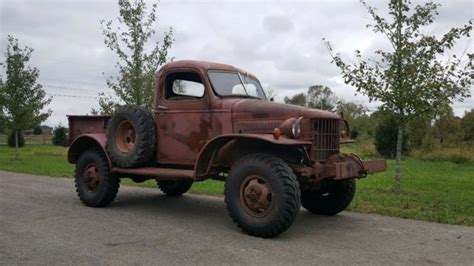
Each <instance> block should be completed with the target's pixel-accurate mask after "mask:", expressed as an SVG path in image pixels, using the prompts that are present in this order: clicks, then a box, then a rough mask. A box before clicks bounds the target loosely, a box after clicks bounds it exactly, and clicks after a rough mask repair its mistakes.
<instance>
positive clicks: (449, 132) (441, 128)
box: [434, 106, 463, 145]
mask: <svg viewBox="0 0 474 266" xmlns="http://www.w3.org/2000/svg"><path fill="white" fill-rule="evenodd" d="M443 109H444V112H439V114H438V115H437V116H436V119H435V121H434V132H435V135H436V138H437V139H438V141H439V144H441V145H446V144H458V143H459V142H461V141H462V137H463V136H462V129H461V118H459V117H456V116H454V112H453V108H451V107H450V106H448V107H447V108H443Z"/></svg>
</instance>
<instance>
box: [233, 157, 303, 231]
mask: <svg viewBox="0 0 474 266" xmlns="http://www.w3.org/2000/svg"><path fill="white" fill-rule="evenodd" d="M224 194H225V202H226V204H227V211H228V212H229V215H230V217H231V218H232V220H233V221H234V223H236V224H237V226H238V227H240V228H241V229H242V230H243V231H245V232H246V233H248V234H249V235H253V236H257V237H263V238H269V237H275V236H277V235H279V234H281V233H283V232H284V231H285V230H287V229H288V228H289V227H290V225H291V224H292V223H293V221H294V220H295V218H296V215H297V213H298V211H299V209H300V205H301V203H300V201H301V200H300V189H299V184H298V181H297V179H296V176H295V174H294V173H293V171H292V170H291V169H290V167H289V166H288V164H286V163H285V162H284V161H283V160H281V159H280V158H277V157H274V156H271V155H267V154H250V155H246V156H244V157H242V158H241V159H240V160H238V161H237V162H236V163H235V164H234V165H233V166H232V168H231V170H230V172H229V175H228V176H227V178H226V181H225V192H224Z"/></svg>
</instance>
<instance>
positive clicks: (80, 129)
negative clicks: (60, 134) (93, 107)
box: [67, 115, 111, 146]
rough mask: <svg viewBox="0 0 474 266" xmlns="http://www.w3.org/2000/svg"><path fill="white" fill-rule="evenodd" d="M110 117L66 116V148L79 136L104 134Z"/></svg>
mask: <svg viewBox="0 0 474 266" xmlns="http://www.w3.org/2000/svg"><path fill="white" fill-rule="evenodd" d="M110 117H111V116H110V115H68V116H67V118H68V121H69V138H68V143H67V144H68V146H69V145H70V144H71V143H72V142H73V141H74V140H75V139H76V138H77V137H78V136H80V135H82V134H91V133H104V134H105V131H106V128H107V123H108V121H109V119H110Z"/></svg>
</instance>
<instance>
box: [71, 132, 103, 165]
mask: <svg viewBox="0 0 474 266" xmlns="http://www.w3.org/2000/svg"><path fill="white" fill-rule="evenodd" d="M106 145H107V138H106V136H105V133H96V134H84V135H80V136H79V137H77V138H76V139H75V140H73V142H72V143H71V145H70V146H69V150H68V152H67V160H68V162H70V163H72V164H75V163H76V162H77V161H78V160H79V157H80V156H81V154H82V153H83V152H84V151H86V150H88V149H90V148H94V147H95V148H98V149H100V150H102V151H103V152H104V154H105V156H106V157H107V160H108V161H109V166H112V164H111V161H110V158H109V155H108V154H107V151H106V149H105V146H106Z"/></svg>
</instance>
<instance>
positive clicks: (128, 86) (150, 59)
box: [99, 0, 173, 114]
mask: <svg viewBox="0 0 474 266" xmlns="http://www.w3.org/2000/svg"><path fill="white" fill-rule="evenodd" d="M118 5H119V9H120V15H119V17H117V18H116V21H115V23H117V24H121V25H120V26H116V25H115V23H114V21H112V20H109V21H104V20H102V21H101V24H102V31H103V35H104V37H105V40H104V42H105V45H106V46H107V47H108V48H109V49H110V50H112V51H113V52H115V53H116V54H117V56H118V58H119V61H118V62H117V63H116V67H117V68H118V72H119V73H118V76H117V77H109V78H108V79H107V85H108V86H109V87H110V88H111V89H113V90H114V92H115V93H116V94H117V96H118V97H119V98H120V101H121V102H123V103H124V104H134V105H140V106H143V107H145V108H147V109H148V110H152V107H153V90H154V88H153V83H154V76H155V71H156V70H157V69H158V68H159V67H160V66H161V65H163V64H164V63H166V62H167V61H168V60H169V58H168V49H169V48H170V47H171V45H172V43H173V38H172V36H173V29H172V28H170V29H169V31H168V32H165V33H164V37H163V41H162V44H160V43H159V42H156V43H153V44H152V46H153V48H152V49H151V50H150V51H149V52H147V51H146V50H147V49H146V48H147V47H149V46H150V44H149V43H150V42H151V41H152V40H153V36H154V35H155V30H154V29H155V28H156V25H155V21H156V10H157V3H155V4H153V5H152V6H151V10H150V12H149V13H148V12H147V7H146V4H145V2H144V1H143V0H135V1H128V0H119V1H118ZM121 27H123V28H124V30H122V29H121ZM119 104H120V103H119V102H117V101H115V100H114V99H112V98H110V97H106V96H105V95H104V94H101V95H100V100H99V106H100V108H101V113H108V114H110V113H112V112H113V111H114V110H115V109H116V108H117V106H118V105H119Z"/></svg>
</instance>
